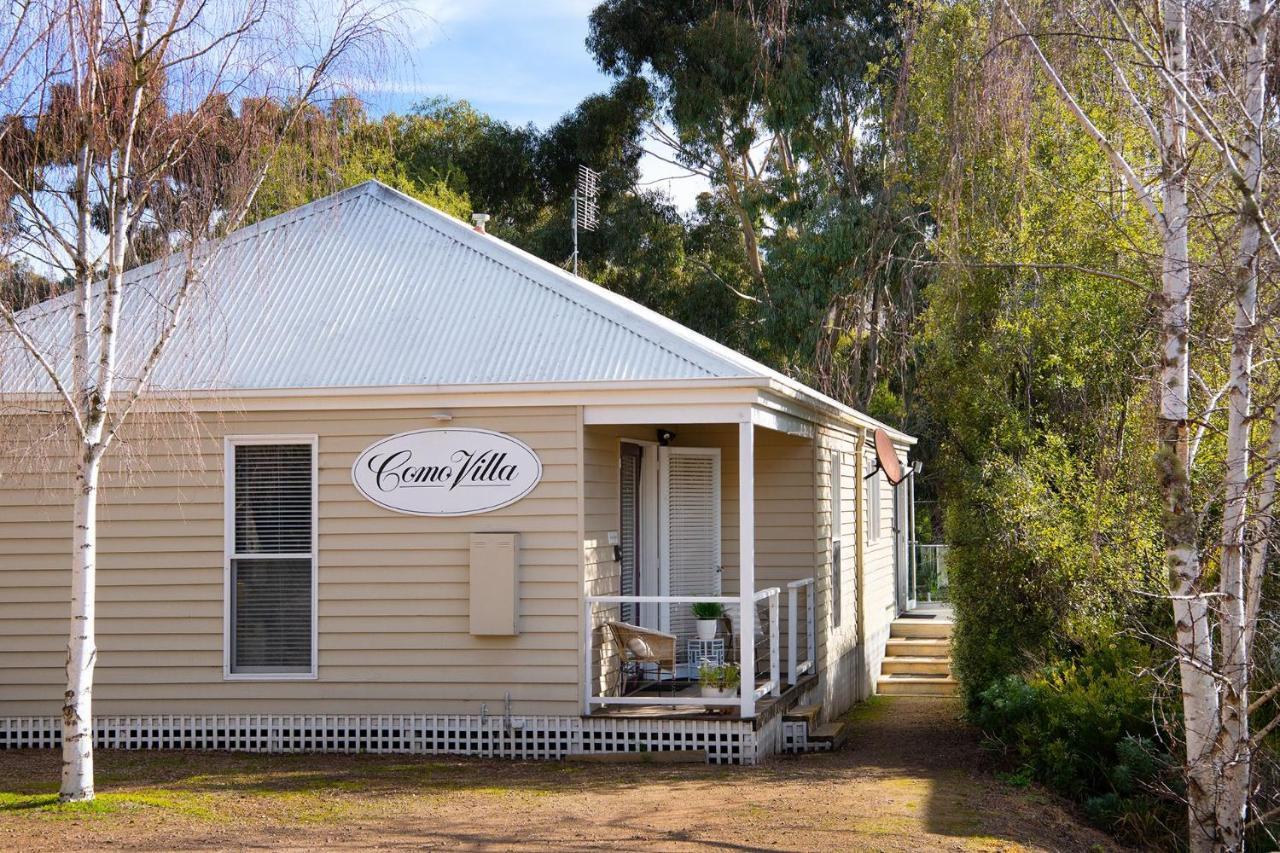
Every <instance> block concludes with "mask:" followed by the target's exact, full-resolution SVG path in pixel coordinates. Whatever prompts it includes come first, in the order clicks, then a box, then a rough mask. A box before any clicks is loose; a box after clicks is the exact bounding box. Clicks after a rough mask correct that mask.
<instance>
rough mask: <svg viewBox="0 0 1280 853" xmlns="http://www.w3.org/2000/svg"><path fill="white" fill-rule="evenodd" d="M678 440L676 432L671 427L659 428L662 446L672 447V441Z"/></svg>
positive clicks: (659, 441) (659, 442)
mask: <svg viewBox="0 0 1280 853" xmlns="http://www.w3.org/2000/svg"><path fill="white" fill-rule="evenodd" d="M675 440H676V434H675V433H674V432H672V431H671V430H669V429H660V430H658V444H659V446H661V447H670V446H671V442H673V441H675Z"/></svg>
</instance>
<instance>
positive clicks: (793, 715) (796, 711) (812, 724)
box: [782, 705, 822, 731]
mask: <svg viewBox="0 0 1280 853" xmlns="http://www.w3.org/2000/svg"><path fill="white" fill-rule="evenodd" d="M821 714H822V706H821V705H797V706H795V707H794V708H792V709H791V710H789V711H787V712H786V713H785V714H783V715H782V719H784V720H786V721H787V722H790V723H807V724H808V725H809V730H810V731H813V729H814V728H816V727H817V725H818V717H819V715H821Z"/></svg>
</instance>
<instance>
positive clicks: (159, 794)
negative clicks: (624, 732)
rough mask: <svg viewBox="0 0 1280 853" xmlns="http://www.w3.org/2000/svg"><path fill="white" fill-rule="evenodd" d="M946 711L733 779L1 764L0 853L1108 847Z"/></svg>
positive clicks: (874, 728) (572, 767) (607, 772)
mask: <svg viewBox="0 0 1280 853" xmlns="http://www.w3.org/2000/svg"><path fill="white" fill-rule="evenodd" d="M958 711H959V706H958V705H957V704H955V703H954V702H951V701H948V700H937V699H912V698H898V699H878V700H875V701H873V702H871V703H867V704H864V705H862V706H860V707H859V708H857V709H855V710H854V711H853V712H852V713H851V715H850V722H851V725H852V727H853V735H852V737H851V739H850V741H849V743H848V744H847V745H846V747H845V748H844V749H842V750H840V751H838V752H835V753H831V754H823V755H808V756H797V757H790V756H783V757H779V758H777V759H775V760H773V761H771V762H770V763H768V764H766V765H764V766H762V767H743V768H736V767H711V766H699V765H675V766H673V765H651V764H644V763H626V764H603V765H601V764H575V763H557V762H510V761H488V760H477V759H445V758H440V757H435V756H432V757H420V758H419V757H411V756H404V755H394V756H386V755H384V756H376V755H329V756H325V755H255V754H219V753H184V752H160V753H148V752H132V753H127V752H107V751H102V752H100V753H99V757H98V763H99V773H98V787H99V791H101V792H104V795H103V797H102V798H101V802H100V803H99V804H98V805H97V806H94V807H90V808H81V809H75V808H71V809H68V808H67V807H62V806H57V805H56V804H54V803H53V800H54V799H55V797H54V795H53V792H54V791H56V784H54V781H55V780H56V778H57V772H58V759H57V756H56V754H54V753H53V752H51V751H40V752H36V751H24V752H8V753H6V752H0V847H8V846H16V847H19V848H23V847H40V848H44V849H49V848H86V847H104V846H117V845H123V846H128V847H132V848H138V849H174V848H175V847H177V848H181V847H187V848H197V847H199V848H203V849H219V848H239V847H245V846H271V847H273V848H280V849H290V848H294V849H297V848H316V847H323V848H328V849H342V848H346V849H363V848H369V847H380V848H387V847H390V848H401V847H403V848H409V847H413V848H421V847H423V846H426V847H453V848H456V847H463V848H470V849H508V850H509V849H515V850H533V849H541V850H545V849H548V848H550V849H556V850H587V849H602V848H603V849H635V848H638V847H647V848H657V849H663V850H694V849H704V850H709V849H723V850H797V851H798V850H814V849H836V850H869V849H870V850H903V851H920V850H934V849H942V850H957V849H958V850H1008V849H1041V850H1088V849H1093V848H1095V847H1098V846H1102V847H1110V846H1111V845H1110V844H1109V843H1108V842H1107V841H1106V839H1105V838H1104V837H1103V836H1101V835H1100V834H1098V833H1097V832H1094V831H1093V830H1091V829H1089V828H1087V827H1084V826H1082V825H1081V824H1080V823H1079V822H1078V821H1077V820H1076V819H1075V818H1074V817H1073V816H1072V814H1071V813H1070V811H1069V810H1068V809H1067V808H1065V807H1064V806H1063V804H1061V803H1060V802H1059V801H1058V800H1056V799H1055V798H1053V797H1051V796H1049V795H1048V794H1045V793H1043V792H1041V791H1039V790H1037V789H1017V788H1013V787H1011V786H1009V785H1006V784H1003V783H1001V782H1000V781H998V780H997V779H996V777H995V775H994V773H993V772H992V768H991V767H990V765H989V762H988V761H987V760H986V758H985V756H984V755H983V754H982V751H981V750H980V749H979V747H978V739H977V735H976V733H975V732H974V731H973V730H972V729H970V728H969V727H967V726H965V725H964V724H963V723H961V722H960V721H959V720H958V718H957V717H958ZM143 817H145V819H140V818H143Z"/></svg>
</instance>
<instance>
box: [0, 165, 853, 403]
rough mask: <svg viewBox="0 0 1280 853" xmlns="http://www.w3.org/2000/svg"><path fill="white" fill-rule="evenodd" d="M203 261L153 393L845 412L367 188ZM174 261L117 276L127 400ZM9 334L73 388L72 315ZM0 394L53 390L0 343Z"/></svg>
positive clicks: (428, 211) (60, 314)
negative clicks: (688, 401) (684, 402)
mask: <svg viewBox="0 0 1280 853" xmlns="http://www.w3.org/2000/svg"><path fill="white" fill-rule="evenodd" d="M210 251H212V252H215V254H213V255H212V259H211V261H210V263H209V267H208V269H207V271H206V273H205V275H204V276H203V279H202V283H201V286H200V287H199V289H198V291H197V292H196V295H195V298H194V299H193V300H192V302H191V303H190V307H189V311H188V315H187V317H186V319H185V321H184V322H183V323H182V324H181V326H180V330H179V332H178V333H177V334H176V335H175V337H174V339H173V341H172V342H171V346H170V347H169V349H168V350H167V352H166V355H165V356H164V358H163V361H162V363H161V364H160V366H159V368H158V369H157V371H156V373H155V376H154V379H153V387H154V388H156V389H160V390H173V391H182V390H187V391H203V390H217V389H225V390H239V389H284V388H289V389H297V388H343V387H353V388H354V387H385V386H405V385H410V386H411V385H458V386H470V385H480V384H490V383H500V384H507V383H532V382H578V381H615V380H616V381H620V382H623V381H628V380H681V379H697V378H733V377H756V378H766V379H774V380H777V381H779V382H782V383H784V384H785V385H787V386H788V387H791V388H792V389H794V390H796V391H798V392H800V393H801V394H802V395H803V396H807V397H810V398H812V399H813V400H815V401H821V402H822V403H825V404H829V405H832V406H836V407H839V408H840V409H844V410H845V411H849V410H848V409H846V408H845V407H843V406H840V404H838V403H836V401H834V400H831V399H830V398H827V397H825V396H824V395H821V394H819V393H818V392H817V391H814V390H813V389H809V388H806V387H804V386H803V385H801V384H800V383H798V382H796V381H795V380H792V379H790V378H789V377H785V376H783V375H782V374H780V373H778V372H776V371H774V370H771V369H769V368H768V367H765V366H764V365H762V364H760V363H758V362H756V361H753V360H751V359H749V358H747V357H746V356H744V355H742V354H741V353H738V352H735V351H733V350H730V349H728V348H727V347H724V346H722V345H720V344H718V343H716V342H714V341H712V340H710V339H709V338H706V337H704V336H702V335H699V334H697V333H696V332H693V331H692V330H690V329H687V328H685V327H684V326H681V325H679V324H677V323H675V322H673V321H671V320H669V319H668V318H666V317H663V316H661V315H659V314H657V313H655V312H653V311H650V310H648V309H647V308H644V307H643V306H641V305H638V304H637V303H635V302H632V301H630V300H628V299H625V298H623V297H621V296H618V295H617V294H615V293H612V292H610V291H608V290H605V289H604V288H601V287H598V286H596V285H594V284H591V283H589V282H587V281H585V280H583V279H580V278H577V277H575V276H572V275H570V274H569V273H567V272H565V271H564V270H561V269H560V268H558V267H556V266H553V265H551V264H548V263H546V262H544V261H542V260H540V259H538V258H535V257H534V256H532V255H529V254H528V253H526V252H523V251H521V250H520V249H517V248H516V247H514V246H511V245H510V244H508V243H505V242H503V241H501V240H498V239H497V238H495V237H492V236H490V235H486V234H480V233H477V232H476V231H475V230H474V229H472V228H471V227H469V226H468V225H466V224H465V223H463V222H460V221H459V220H457V219H455V218H453V217H451V216H449V215H447V214H444V213H441V212H440V211H437V210H435V209H433V208H431V207H428V206H427V205H424V204H422V203H421V202H418V201H416V200H415V199H412V198H409V197H408V196H405V195H403V194H401V193H399V192H397V191H395V190H393V189H391V188H389V187H387V186H385V185H383V184H380V183H378V182H376V181H369V182H366V183H363V184H360V185H358V186H355V187H351V188H350V189H346V190H343V191H341V192H338V193H335V194H334V195H331V196H328V197H327V198H323V199H320V200H318V201H315V202H312V203H311V204H307V205H304V206H302V207H299V208H296V209H295V210H292V211H288V212H286V213H283V214H280V215H278V216H275V217H272V218H270V219H266V220H263V221H261V222H258V223H256V224H254V225H252V226H249V227H247V228H243V229H240V230H239V231H237V232H235V233H234V234H232V235H231V236H229V237H228V238H227V239H226V240H225V241H223V242H222V244H221V245H220V246H219V247H217V248H216V249H210ZM186 261H187V256H186V255H185V254H178V255H175V256H173V257H171V258H169V259H167V260H166V261H162V262H157V263H155V264H151V265H148V266H144V267H139V268H138V269H136V270H133V271H131V272H130V273H129V274H128V275H127V277H126V283H125V288H124V298H123V301H122V322H121V325H120V328H121V341H120V349H119V359H118V364H119V368H118V372H119V375H120V377H121V382H122V383H125V384H127V382H128V381H129V379H130V378H131V377H135V376H136V375H137V374H138V372H139V370H140V366H141V364H142V363H143V359H144V358H145V356H146V353H147V351H148V350H149V348H150V347H151V345H152V344H153V343H154V338H155V330H156V329H157V328H158V327H159V325H160V323H161V322H162V320H163V318H164V316H165V315H166V311H167V310H168V305H169V303H170V302H171V299H172V294H173V293H174V290H175V287H176V282H177V281H178V280H180V277H181V273H182V267H183V265H184V264H185V263H186ZM20 322H21V325H22V327H23V328H24V330H26V331H27V333H28V334H30V335H31V336H32V337H33V338H34V339H35V340H37V341H39V342H41V343H42V344H45V345H46V346H47V349H46V351H47V352H49V353H51V354H55V355H54V357H55V358H58V359H60V361H59V368H60V369H61V370H62V371H64V372H65V373H67V374H69V373H70V364H69V356H68V355H66V349H65V347H66V341H67V340H68V338H69V327H70V324H71V304H70V299H69V298H68V297H65V296H64V297H60V298H58V299H54V300H50V301H48V302H45V303H41V304H40V305H38V306H36V307H34V308H32V309H30V310H28V311H26V312H24V313H23V314H22V315H20ZM0 389H3V390H7V391H11V392H12V391H18V392H23V391H43V390H49V385H48V382H47V379H45V378H44V377H43V376H42V374H41V372H40V369H39V367H38V365H36V364H35V363H34V361H33V360H32V359H30V357H29V356H27V355H26V354H25V353H24V351H23V349H22V348H21V346H20V345H19V344H18V342H17V341H16V339H15V338H14V336H13V335H12V333H11V332H9V331H8V330H7V329H0Z"/></svg>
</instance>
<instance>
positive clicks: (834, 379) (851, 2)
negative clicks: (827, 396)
mask: <svg viewBox="0 0 1280 853" xmlns="http://www.w3.org/2000/svg"><path fill="white" fill-rule="evenodd" d="M902 21H903V18H902V17H901V16H900V15H899V14H898V12H897V9H896V6H895V4H893V3H891V2H888V0H838V2H817V0H813V1H812V2H810V1H809V0H794V2H793V0H766V2H761V3H746V2H730V0H697V2H678V0H607V2H604V3H602V4H601V5H600V6H598V7H597V8H596V9H595V11H594V12H593V13H592V15H591V34H590V37H589V39H588V44H589V47H590V48H591V50H592V51H593V53H594V54H595V56H596V60H597V62H598V63H599V64H600V66H601V68H602V69H604V70H605V71H606V72H607V73H610V74H612V75H614V76H616V77H618V78H620V79H623V80H627V79H643V80H645V81H647V82H648V84H649V86H650V88H651V90H652V92H653V93H654V97H655V100H656V107H657V110H656V112H655V114H654V116H653V119H652V121H651V123H650V126H649V129H648V137H649V138H648V140H647V144H648V145H649V146H650V147H651V148H652V149H654V150H656V151H657V152H658V153H660V154H661V155H662V156H666V157H669V158H671V159H673V160H675V161H677V162H678V163H680V164H682V165H684V166H686V167H687V168H688V169H690V170H691V172H693V173H696V174H701V175H703V176H705V177H706V178H707V179H708V180H709V181H710V182H711V184H712V187H713V190H714V193H715V195H716V199H715V202H714V204H715V206H716V207H717V208H719V209H721V210H724V211H727V212H728V213H729V214H730V215H731V216H732V219H733V221H734V223H735V227H736V229H737V231H738V246H737V255H738V258H739V269H740V273H739V274H737V275H733V276H732V277H728V278H725V277H723V276H722V278H724V281H723V286H724V287H725V288H726V291H727V292H729V293H732V294H734V295H736V296H737V298H739V299H740V300H741V301H742V302H743V303H745V304H744V305H743V306H741V309H740V310H741V313H742V314H743V315H744V317H746V318H749V319H747V320H746V324H747V331H748V333H749V338H750V348H751V350H752V351H753V352H754V354H756V355H757V356H759V357H760V358H762V359H764V360H766V361H768V362H770V363H772V364H774V365H775V366H778V367H780V368H784V369H790V370H792V371H794V372H797V373H799V374H801V375H803V376H806V377H808V378H811V379H812V380H813V381H814V382H815V383H817V384H819V385H820V387H822V388H823V389H824V390H826V391H828V392H830V393H832V394H835V395H837V396H839V397H842V398H844V399H845V400H847V401H849V402H851V403H855V404H858V405H862V406H866V405H867V404H868V403H869V401H870V400H871V398H872V397H873V394H874V392H875V390H876V387H877V385H878V383H879V382H880V381H881V379H882V377H883V372H882V368H883V366H884V365H885V364H886V363H888V364H892V363H894V362H895V361H901V359H902V358H904V357H905V355H906V353H907V351H908V348H907V329H908V327H909V325H910V320H911V318H912V317H913V316H914V311H915V306H914V284H915V281H914V279H913V278H912V276H911V274H910V272H909V270H910V267H908V266H906V265H903V264H901V263H899V262H898V261H897V260H896V258H897V257H898V256H910V255H912V254H913V252H914V250H915V247H916V246H917V245H918V243H919V240H918V236H917V235H918V230H919V229H918V227H917V225H918V223H917V222H916V221H915V219H916V218H917V216H918V212H916V211H913V210H912V209H911V207H910V205H908V204H906V203H905V200H904V199H903V198H902V197H901V196H900V195H899V194H898V193H897V191H896V186H895V183H894V180H893V177H894V170H893V168H892V165H891V160H892V158H893V151H892V147H893V144H894V138H893V135H892V134H891V133H890V132H889V131H890V128H891V125H892V124H893V120H894V118H895V115H896V105H897V102H896V99H895V97H894V91H895V90H896V84H897V76H896V72H897V71H898V70H899V69H900V68H901V62H902V58H903V55H904V39H903V28H902Z"/></svg>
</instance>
